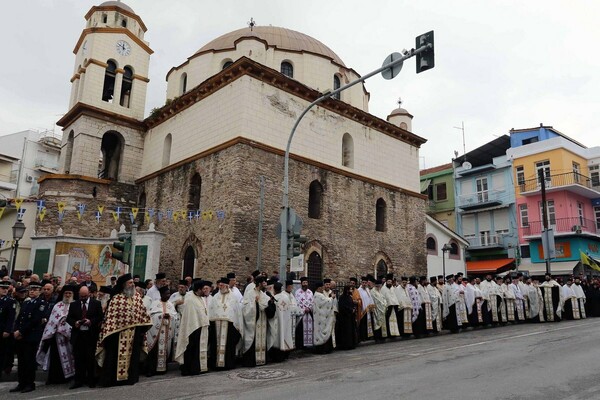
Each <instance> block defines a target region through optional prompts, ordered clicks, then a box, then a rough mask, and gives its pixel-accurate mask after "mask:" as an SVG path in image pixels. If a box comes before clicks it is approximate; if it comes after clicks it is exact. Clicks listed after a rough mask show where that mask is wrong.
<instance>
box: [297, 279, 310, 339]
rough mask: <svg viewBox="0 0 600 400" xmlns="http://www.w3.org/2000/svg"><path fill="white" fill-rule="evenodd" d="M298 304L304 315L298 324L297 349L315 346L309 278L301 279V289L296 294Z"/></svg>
mask: <svg viewBox="0 0 600 400" xmlns="http://www.w3.org/2000/svg"><path fill="white" fill-rule="evenodd" d="M295 297H296V304H298V308H299V309H300V312H301V313H302V316H301V317H300V318H298V321H297V324H296V348H297V349H303V348H305V347H312V346H313V326H314V324H313V304H314V300H313V297H314V296H313V292H312V290H310V289H309V288H308V277H306V276H303V277H301V278H300V289H298V290H296V293H295Z"/></svg>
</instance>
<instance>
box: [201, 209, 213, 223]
mask: <svg viewBox="0 0 600 400" xmlns="http://www.w3.org/2000/svg"><path fill="white" fill-rule="evenodd" d="M212 219H213V212H212V211H203V212H202V220H203V221H210V220H212Z"/></svg>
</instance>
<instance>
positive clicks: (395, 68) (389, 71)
mask: <svg viewBox="0 0 600 400" xmlns="http://www.w3.org/2000/svg"><path fill="white" fill-rule="evenodd" d="M417 46H418V48H416V49H411V50H410V51H406V50H405V51H403V54H402V55H400V54H396V53H394V54H391V55H390V56H388V58H387V59H386V60H385V61H384V65H383V66H382V67H381V68H378V69H376V70H375V71H372V72H370V73H368V74H366V75H364V76H362V77H360V78H359V79H356V80H354V81H352V82H350V83H347V84H346V85H344V86H342V87H340V88H338V89H336V90H333V91H329V90H328V91H325V92H324V93H323V95H322V96H321V97H319V98H318V99H316V100H315V101H313V102H312V103H310V104H309V105H308V107H306V108H305V109H304V111H302V113H301V114H300V116H298V118H297V119H296V122H295V123H294V126H293V127H292V131H291V132H290V136H289V137H288V141H287V146H286V148H285V156H284V159H283V197H282V201H281V203H282V204H281V211H282V213H281V221H280V222H281V230H280V232H279V234H280V242H279V244H280V247H279V277H280V278H281V279H283V280H285V279H286V276H287V271H286V263H287V253H288V252H287V247H288V232H289V231H290V229H291V226H290V213H289V210H290V208H289V160H290V147H291V145H292V139H293V138H294V134H295V133H296V128H297V127H298V124H300V121H301V120H302V118H303V117H304V116H305V115H306V114H307V113H308V112H309V111H310V109H311V108H313V107H314V106H316V105H317V104H319V103H321V102H322V101H324V100H326V99H329V98H331V97H333V96H335V95H337V94H338V93H340V92H342V91H344V90H346V89H348V88H350V87H352V86H354V85H356V84H359V83H361V82H364V81H365V80H367V79H369V78H370V77H372V76H373V75H376V74H379V73H384V78H385V79H391V78H393V77H395V76H396V75H397V74H398V72H400V69H401V67H402V63H403V62H404V61H405V60H407V59H409V58H411V57H414V56H418V57H423V55H428V58H423V59H422V61H421V59H419V60H417V73H419V72H422V71H425V70H427V69H430V68H433V31H431V32H429V33H427V34H425V35H421V36H419V37H417ZM398 56H400V57H399V58H397V57H398Z"/></svg>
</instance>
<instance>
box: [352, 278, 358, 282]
mask: <svg viewBox="0 0 600 400" xmlns="http://www.w3.org/2000/svg"><path fill="white" fill-rule="evenodd" d="M350 281H351V282H354V283H358V279H356V278H355V277H352V278H350Z"/></svg>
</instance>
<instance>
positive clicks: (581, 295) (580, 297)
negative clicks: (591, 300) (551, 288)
mask: <svg viewBox="0 0 600 400" xmlns="http://www.w3.org/2000/svg"><path fill="white" fill-rule="evenodd" d="M571 287H572V288H573V291H574V292H575V296H577V301H578V302H579V315H580V316H581V319H584V318H587V316H586V315H585V300H586V299H585V292H584V291H583V287H582V286H581V279H579V278H578V277H576V278H575V281H574V282H573V286H571Z"/></svg>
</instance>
